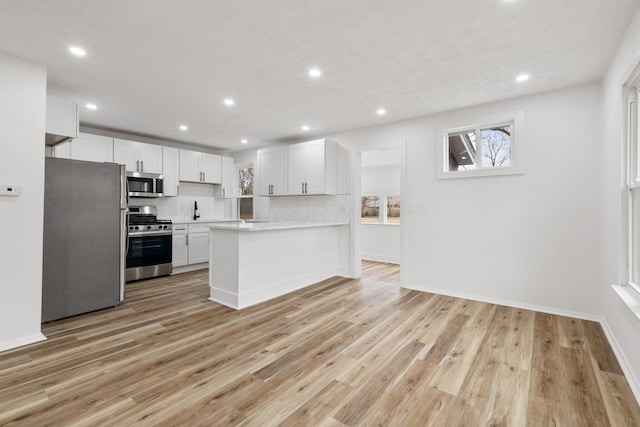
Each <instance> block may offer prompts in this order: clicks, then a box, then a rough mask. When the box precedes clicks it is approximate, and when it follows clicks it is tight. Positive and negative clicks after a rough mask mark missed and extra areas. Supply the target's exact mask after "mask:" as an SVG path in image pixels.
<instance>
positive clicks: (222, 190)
mask: <svg viewBox="0 0 640 427" xmlns="http://www.w3.org/2000/svg"><path fill="white" fill-rule="evenodd" d="M222 197H224V188H223V189H222Z"/></svg>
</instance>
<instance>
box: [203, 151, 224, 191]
mask: <svg viewBox="0 0 640 427" xmlns="http://www.w3.org/2000/svg"><path fill="white" fill-rule="evenodd" d="M200 162H201V163H200V164H201V167H202V176H203V180H202V181H203V182H208V183H210V184H220V183H221V182H222V157H221V156H218V155H215V154H207V153H200Z"/></svg>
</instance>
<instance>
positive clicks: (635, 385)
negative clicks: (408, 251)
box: [406, 284, 640, 403]
mask: <svg viewBox="0 0 640 427" xmlns="http://www.w3.org/2000/svg"><path fill="white" fill-rule="evenodd" d="M406 288H407V289H413V290H416V291H422V292H430V293H433V294H438V295H446V296H450V297H456V298H464V299H468V300H473V301H480V302H486V303H490V304H498V305H504V306H507V307H514V308H522V309H525V310H531V311H538V312H540V313H548V314H555V315H558V316H566V317H573V318H576V319H583V320H591V321H594V322H598V323H600V325H601V326H602V330H603V331H604V333H605V336H606V337H607V340H609V344H611V348H612V349H613V352H614V353H615V355H616V357H617V358H618V362H619V363H620V367H621V368H622V372H623V373H624V375H625V378H626V379H627V382H628V383H629V387H631V391H632V392H633V395H634V396H635V398H636V400H637V401H638V403H640V381H638V378H637V377H636V375H635V373H634V372H633V370H632V369H631V365H630V364H629V361H628V360H627V357H626V356H625V354H624V352H623V351H622V348H621V347H620V345H619V344H618V340H617V339H616V337H615V335H614V334H613V331H612V330H611V328H609V325H608V324H607V321H606V319H604V318H603V317H602V316H598V315H595V314H591V313H584V312H581V311H572V310H565V309H562V308H557V307H548V306H543V305H536V304H527V303H523V302H519V301H512V300H504V299H500V298H490V297H485V296H481V295H475V294H467V293H464V292H455V291H450V290H446V289H437V288H430V287H426V286H419V285H412V284H408V285H407V286H406Z"/></svg>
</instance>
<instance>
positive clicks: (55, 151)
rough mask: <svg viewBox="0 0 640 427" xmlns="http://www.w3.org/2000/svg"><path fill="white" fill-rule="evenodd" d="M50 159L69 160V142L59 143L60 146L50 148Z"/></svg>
mask: <svg viewBox="0 0 640 427" xmlns="http://www.w3.org/2000/svg"><path fill="white" fill-rule="evenodd" d="M51 150H52V151H51V157H57V158H59V159H70V158H71V141H65V142H61V143H60V144H57V145H54V146H53V147H51Z"/></svg>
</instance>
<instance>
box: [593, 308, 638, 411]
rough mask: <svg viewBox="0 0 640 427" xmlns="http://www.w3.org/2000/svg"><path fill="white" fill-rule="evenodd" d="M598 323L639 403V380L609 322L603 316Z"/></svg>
mask: <svg viewBox="0 0 640 427" xmlns="http://www.w3.org/2000/svg"><path fill="white" fill-rule="evenodd" d="M600 325H602V330H603V331H604V334H605V335H606V336H607V340H609V344H611V348H613V352H614V353H615V354H616V357H617V358H618V362H620V367H621V368H622V372H624V376H625V378H626V379H627V382H628V383H629V387H631V391H632V392H633V395H634V396H635V397H636V401H638V403H639V404H640V381H638V377H636V375H635V372H633V369H631V365H630V364H629V361H628V360H627V357H626V356H625V354H624V352H623V351H622V347H620V344H619V343H618V340H617V339H616V336H615V334H614V333H613V331H612V330H611V328H610V327H609V324H608V323H607V320H606V319H605V318H602V319H600Z"/></svg>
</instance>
